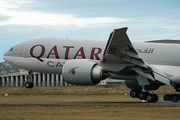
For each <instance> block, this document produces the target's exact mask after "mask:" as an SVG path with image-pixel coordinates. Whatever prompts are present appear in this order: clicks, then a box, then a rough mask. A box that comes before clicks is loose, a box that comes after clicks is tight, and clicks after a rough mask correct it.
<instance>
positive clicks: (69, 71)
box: [62, 59, 110, 85]
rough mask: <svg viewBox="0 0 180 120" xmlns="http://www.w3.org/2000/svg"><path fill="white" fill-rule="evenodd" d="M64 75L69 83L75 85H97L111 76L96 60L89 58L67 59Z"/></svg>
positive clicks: (63, 70)
mask: <svg viewBox="0 0 180 120" xmlns="http://www.w3.org/2000/svg"><path fill="white" fill-rule="evenodd" d="M62 75H63V79H64V80H65V81H66V82H67V83H70V84H74V85H95V84H98V83H99V82H100V81H101V80H104V79H106V78H107V77H108V76H110V74H108V73H107V72H106V71H104V70H103V69H102V67H100V66H98V65H97V63H96V62H95V61H93V60H87V59H86V60H85V59H84V60H83V59H73V60H68V61H66V62H65V64H64V66H63V69H62Z"/></svg>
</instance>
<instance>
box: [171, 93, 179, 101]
mask: <svg viewBox="0 0 180 120" xmlns="http://www.w3.org/2000/svg"><path fill="white" fill-rule="evenodd" d="M178 100H179V96H178V95H177V94H174V95H172V101H173V102H178Z"/></svg>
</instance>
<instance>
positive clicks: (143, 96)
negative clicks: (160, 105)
mask: <svg viewBox="0 0 180 120" xmlns="http://www.w3.org/2000/svg"><path fill="white" fill-rule="evenodd" d="M130 96H131V97H132V98H139V99H140V100H147V102H157V101H158V99H159V97H158V95H157V94H150V93H149V92H148V91H146V92H144V91H141V90H131V92H130Z"/></svg>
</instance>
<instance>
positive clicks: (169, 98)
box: [164, 85, 180, 102]
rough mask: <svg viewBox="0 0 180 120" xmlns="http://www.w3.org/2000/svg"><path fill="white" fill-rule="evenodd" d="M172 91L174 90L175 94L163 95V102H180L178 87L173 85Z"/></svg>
mask: <svg viewBox="0 0 180 120" xmlns="http://www.w3.org/2000/svg"><path fill="white" fill-rule="evenodd" d="M173 87H174V89H176V94H166V95H164V101H172V102H178V101H180V94H179V93H178V92H179V91H180V89H179V88H180V86H179V85H173Z"/></svg>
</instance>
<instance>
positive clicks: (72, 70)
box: [69, 67, 78, 75]
mask: <svg viewBox="0 0 180 120" xmlns="http://www.w3.org/2000/svg"><path fill="white" fill-rule="evenodd" d="M76 68H78V67H75V68H73V69H71V70H70V71H69V73H71V74H73V75H75V74H76V71H75V69H76Z"/></svg>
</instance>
